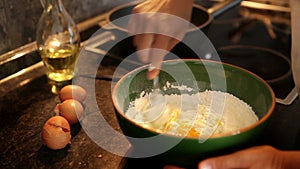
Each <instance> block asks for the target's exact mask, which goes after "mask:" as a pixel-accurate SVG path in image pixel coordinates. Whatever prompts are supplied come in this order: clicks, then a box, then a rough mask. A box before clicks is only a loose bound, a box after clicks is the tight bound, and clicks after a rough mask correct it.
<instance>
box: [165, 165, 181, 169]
mask: <svg viewBox="0 0 300 169" xmlns="http://www.w3.org/2000/svg"><path fill="white" fill-rule="evenodd" d="M164 169H184V168H181V167H177V166H173V165H166V166H164Z"/></svg>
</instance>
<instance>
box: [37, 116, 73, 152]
mask: <svg viewBox="0 0 300 169" xmlns="http://www.w3.org/2000/svg"><path fill="white" fill-rule="evenodd" d="M41 137H42V142H43V144H44V145H45V146H47V147H48V148H50V149H52V150H58V149H62V148H64V147H66V146H67V145H68V144H71V128H70V125H69V123H68V121H67V120H66V119H65V118H64V117H62V116H54V117H51V118H50V119H48V120H47V121H46V123H45V124H44V127H43V130H42V133H41Z"/></svg>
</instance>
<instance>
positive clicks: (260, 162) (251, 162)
mask: <svg viewBox="0 0 300 169" xmlns="http://www.w3.org/2000/svg"><path fill="white" fill-rule="evenodd" d="M299 166H300V152H298V151H280V150H277V149H275V148H273V147H271V146H258V147H253V148H249V149H245V150H241V151H238V152H235V153H233V154H229V155H225V156H220V157H214V158H209V159H206V160H203V161H201V162H200V163H199V164H198V168H199V169H230V168H244V169H261V168H269V169H273V168H274V169H281V168H282V169H283V168H288V169H292V168H295V169H296V168H298V167H299ZM164 169H182V168H179V167H176V166H165V167H164Z"/></svg>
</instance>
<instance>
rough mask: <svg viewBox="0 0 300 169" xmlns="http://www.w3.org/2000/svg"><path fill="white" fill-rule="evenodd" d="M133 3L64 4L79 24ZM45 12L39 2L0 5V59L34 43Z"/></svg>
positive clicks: (84, 0)
mask: <svg viewBox="0 0 300 169" xmlns="http://www.w3.org/2000/svg"><path fill="white" fill-rule="evenodd" d="M130 1H132V0H62V2H63V4H64V5H65V8H66V9H67V11H68V12H69V14H70V15H71V16H72V18H73V19H74V20H75V22H76V23H79V22H81V21H83V20H86V19H88V18H91V17H93V16H96V15H98V14H101V13H104V12H106V11H108V10H109V9H111V8H113V7H115V6H117V5H120V4H124V3H128V2H130ZM42 10H43V8H42V6H41V3H40V0H1V1H0V55H1V54H3V53H5V52H8V51H10V50H13V49H15V48H18V47H20V46H23V45H25V44H27V43H29V42H32V41H34V40H35V30H36V26H37V22H38V20H39V18H40V16H41V13H42Z"/></svg>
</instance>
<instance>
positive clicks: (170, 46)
mask: <svg viewBox="0 0 300 169" xmlns="http://www.w3.org/2000/svg"><path fill="white" fill-rule="evenodd" d="M179 42H180V41H179V40H177V39H174V38H173V39H171V40H170V42H169V46H168V51H171V50H172V49H173V48H174V47H175V46H176V45H177V44H178V43H179Z"/></svg>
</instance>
